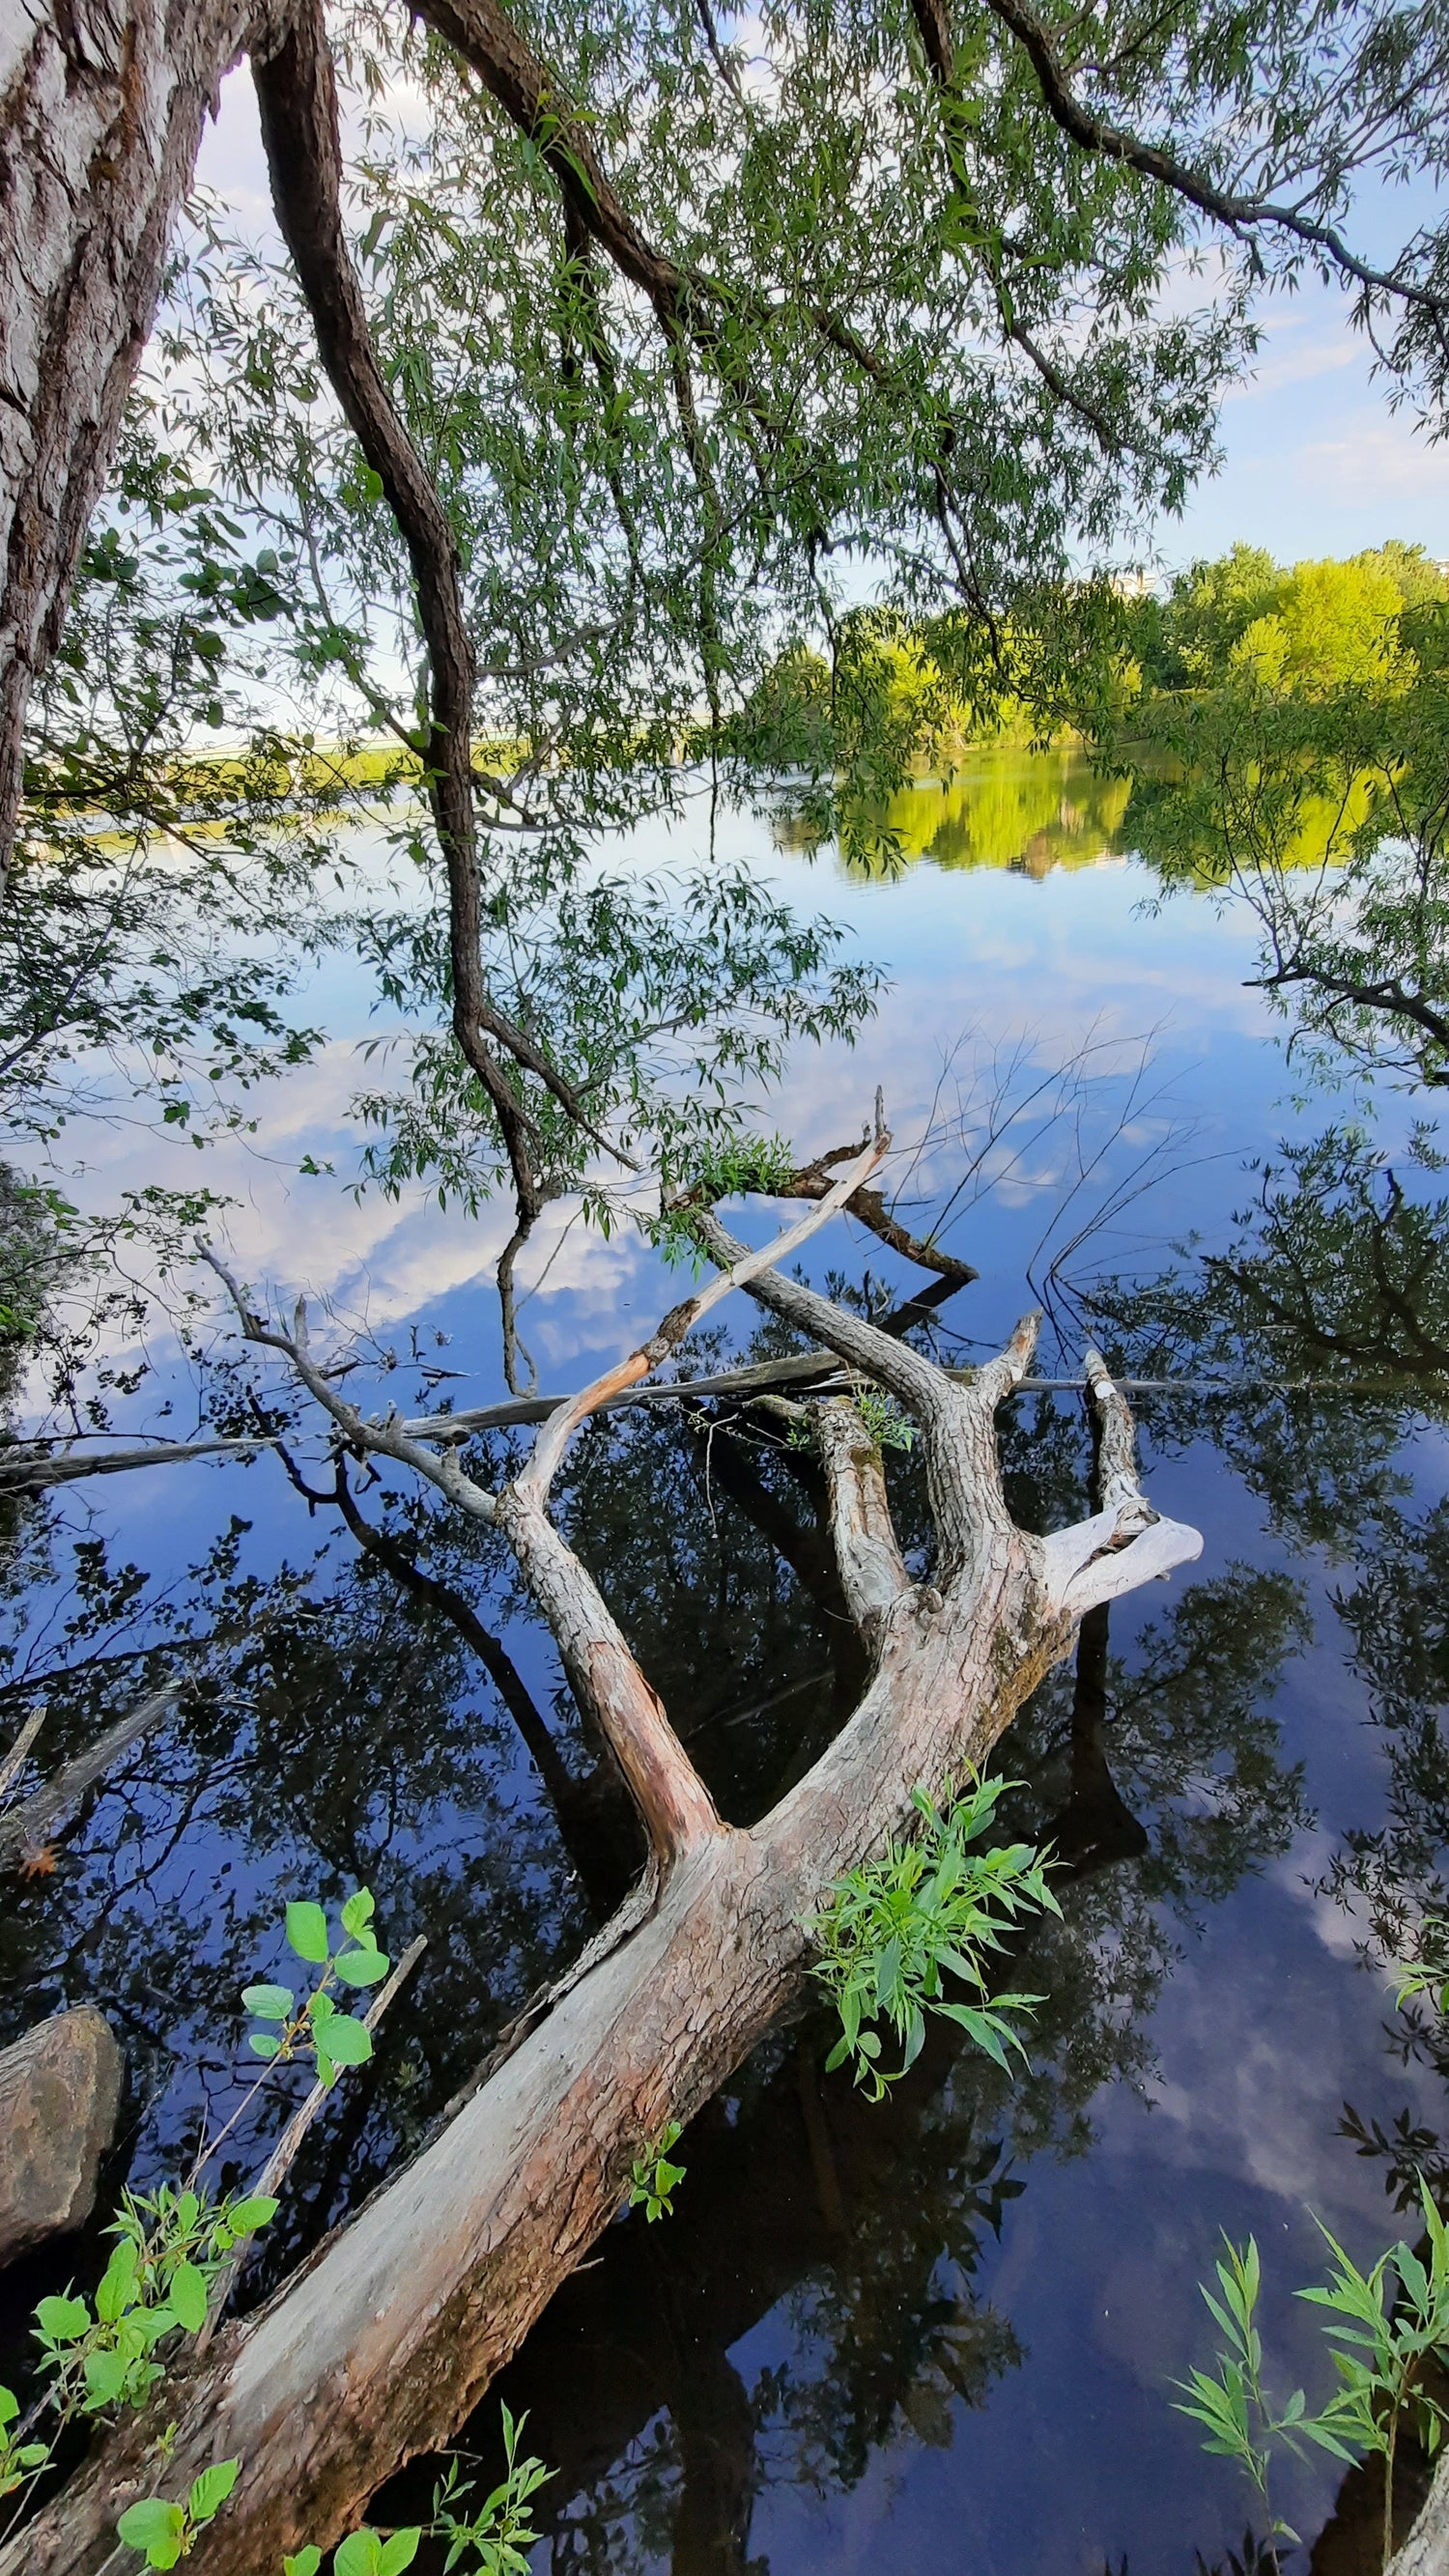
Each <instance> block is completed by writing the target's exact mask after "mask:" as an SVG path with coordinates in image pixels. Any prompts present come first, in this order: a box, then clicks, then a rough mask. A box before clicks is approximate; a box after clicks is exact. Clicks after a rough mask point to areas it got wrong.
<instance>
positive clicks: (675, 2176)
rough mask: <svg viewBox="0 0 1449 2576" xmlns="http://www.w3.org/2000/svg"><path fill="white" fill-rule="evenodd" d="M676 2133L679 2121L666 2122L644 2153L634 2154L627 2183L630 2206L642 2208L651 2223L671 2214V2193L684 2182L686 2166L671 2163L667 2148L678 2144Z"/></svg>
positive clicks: (672, 2211) (672, 2208)
mask: <svg viewBox="0 0 1449 2576" xmlns="http://www.w3.org/2000/svg"><path fill="white" fill-rule="evenodd" d="M679 2136H680V2128H679V2122H678V2121H677V2120H670V2121H668V2122H666V2124H665V2126H664V2128H663V2129H662V2130H661V2132H660V2134H659V2136H658V2138H656V2140H655V2141H654V2144H653V2145H652V2146H650V2147H646V2148H645V2150H644V2153H643V2155H642V2156H636V2157H635V2159H634V2171H633V2175H632V2177H631V2179H630V2183H629V2207H630V2208H631V2209H642V2210H643V2212H644V2215H645V2217H646V2218H647V2219H649V2220H650V2221H651V2223H652V2221H653V2220H654V2219H656V2218H672V2217H673V2216H674V2201H673V2197H672V2195H673V2194H674V2192H675V2191H676V2190H677V2189H678V2187H679V2185H680V2183H682V2182H683V2180H684V2170H685V2169H684V2167H683V2165H672V2164H671V2163H670V2161H669V2150H670V2148H671V2147H673V2146H677V2144H678V2142H679Z"/></svg>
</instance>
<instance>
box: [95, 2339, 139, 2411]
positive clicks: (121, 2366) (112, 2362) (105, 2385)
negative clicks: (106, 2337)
mask: <svg viewBox="0 0 1449 2576" xmlns="http://www.w3.org/2000/svg"><path fill="white" fill-rule="evenodd" d="M131 2360H132V2356H131V2355H130V2354H129V2353H125V2352H88V2353H87V2354H86V2357H85V2362H84V2365H83V2366H84V2369H85V2379H86V2393H87V2399H88V2407H87V2411H88V2412H89V2413H92V2414H93V2413H95V2412H96V2411H97V2410H98V2409H99V2408H100V2407H102V2406H116V2405H119V2403H120V2398H121V2391H122V2390H123V2388H124V2387H125V2385H126V2381H127V2379H128V2377H129V2376H130V2370H131Z"/></svg>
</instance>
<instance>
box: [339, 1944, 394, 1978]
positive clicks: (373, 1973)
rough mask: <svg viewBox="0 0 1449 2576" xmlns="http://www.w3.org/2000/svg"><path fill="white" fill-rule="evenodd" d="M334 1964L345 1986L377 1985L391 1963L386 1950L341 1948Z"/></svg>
mask: <svg viewBox="0 0 1449 2576" xmlns="http://www.w3.org/2000/svg"><path fill="white" fill-rule="evenodd" d="M333 1965H334V1966H335V1968H336V1970H337V1974H338V1975H339V1977H340V1978H341V1979H342V1982H343V1984H344V1986H376V1985H380V1984H381V1983H382V1980H383V1978H384V1977H385V1976H386V1975H387V1972H388V1967H389V1965H390V1962H389V1959H388V1955H387V1952H386V1951H385V1950H341V1951H339V1952H338V1955H337V1958H336V1959H335V1960H334V1962H333Z"/></svg>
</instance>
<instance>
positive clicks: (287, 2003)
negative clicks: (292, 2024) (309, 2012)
mask: <svg viewBox="0 0 1449 2576" xmlns="http://www.w3.org/2000/svg"><path fill="white" fill-rule="evenodd" d="M242 2002H243V2003H244V2004H245V2005H246V2008H247V2010H248V2012H252V2013H255V2014H256V2016H257V2019H258V2021H290V2020H291V2018H292V2002H293V1996H292V1989H291V1987H290V1986H243V1988H242Z"/></svg>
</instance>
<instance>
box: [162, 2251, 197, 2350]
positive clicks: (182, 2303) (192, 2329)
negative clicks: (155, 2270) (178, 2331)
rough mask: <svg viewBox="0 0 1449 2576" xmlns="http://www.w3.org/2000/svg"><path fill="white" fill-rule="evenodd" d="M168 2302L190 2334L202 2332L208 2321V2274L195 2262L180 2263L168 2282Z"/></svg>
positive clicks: (173, 2312)
mask: <svg viewBox="0 0 1449 2576" xmlns="http://www.w3.org/2000/svg"><path fill="white" fill-rule="evenodd" d="M166 2304H167V2306H168V2307H169V2308H170V2309H171V2311H172V2314H173V2315H174V2317H175V2319H176V2322H177V2324H178V2325H179V2326H184V2327H185V2328H186V2331H187V2333H188V2334H200V2332H201V2329H202V2327H203V2326H204V2325H205V2323H206V2275H205V2274H204V2273H203V2272H201V2271H199V2270H198V2269H197V2266H196V2265H195V2264H194V2263H178V2264H177V2266H176V2269H175V2271H174V2272H173V2273H172V2275H171V2278H170V2280H169V2281H168V2282H167V2284H166Z"/></svg>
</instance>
